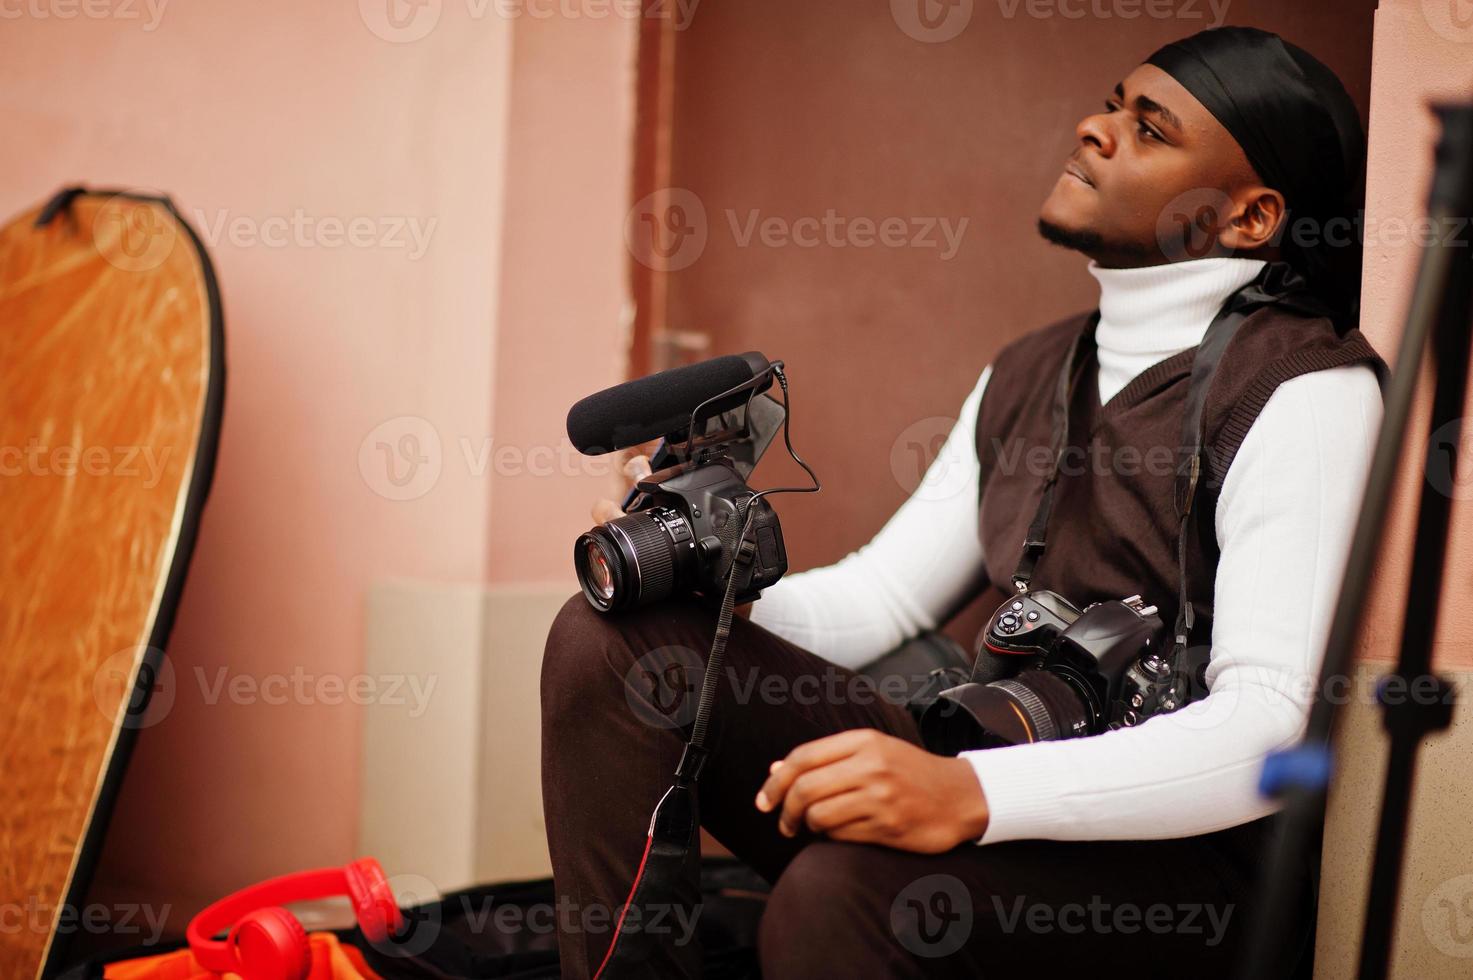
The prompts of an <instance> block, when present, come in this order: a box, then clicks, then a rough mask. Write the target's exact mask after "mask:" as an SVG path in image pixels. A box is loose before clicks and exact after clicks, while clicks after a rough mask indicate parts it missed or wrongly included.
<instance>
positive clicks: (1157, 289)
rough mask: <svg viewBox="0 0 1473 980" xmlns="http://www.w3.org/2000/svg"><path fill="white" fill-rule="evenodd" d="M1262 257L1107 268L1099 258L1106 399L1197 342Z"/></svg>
mask: <svg viewBox="0 0 1473 980" xmlns="http://www.w3.org/2000/svg"><path fill="white" fill-rule="evenodd" d="M1264 265H1266V263H1265V262H1263V261H1262V260H1260V259H1238V258H1207V259H1192V260H1190V261H1186V262H1170V263H1166V264H1163V265H1151V266H1142V267H1140V268H1135V269H1107V268H1104V267H1102V266H1100V265H1099V264H1098V263H1096V262H1095V260H1094V259H1090V261H1089V274H1090V275H1092V276H1094V277H1095V279H1096V280H1098V281H1099V284H1100V302H1099V307H1100V322H1099V324H1098V325H1097V326H1096V327H1095V343H1096V345H1097V346H1098V348H1099V365H1100V379H1099V383H1100V401H1101V402H1107V401H1109V400H1110V399H1111V398H1112V397H1114V395H1115V393H1116V392H1118V391H1119V390H1120V389H1121V388H1124V387H1125V386H1126V385H1127V384H1129V383H1130V381H1131V379H1132V378H1134V377H1135V376H1136V375H1137V374H1140V373H1141V372H1142V371H1144V370H1145V369H1146V368H1148V367H1150V366H1151V365H1153V364H1155V363H1156V362H1158V361H1161V360H1164V359H1165V358H1168V357H1170V356H1171V355H1173V354H1175V353H1177V352H1179V351H1183V350H1186V349H1187V348H1189V347H1195V346H1197V344H1199V343H1201V342H1202V336H1203V335H1204V334H1205V333H1206V332H1207V327H1208V326H1209V325H1211V323H1212V318H1213V317H1214V316H1216V315H1217V311H1218V310H1219V309H1221V307H1222V304H1223V302H1224V301H1226V299H1227V298H1228V297H1229V296H1230V295H1232V294H1233V293H1234V292H1236V291H1237V290H1238V289H1240V288H1242V287H1243V286H1244V285H1246V284H1247V283H1249V282H1251V281H1252V280H1253V279H1254V278H1255V277H1256V276H1257V275H1258V274H1259V272H1260V271H1262V269H1263V267H1264Z"/></svg>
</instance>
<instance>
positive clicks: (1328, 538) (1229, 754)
mask: <svg viewBox="0 0 1473 980" xmlns="http://www.w3.org/2000/svg"><path fill="white" fill-rule="evenodd" d="M1381 411H1382V408H1381V399H1380V393H1379V391H1378V390H1377V388H1376V382H1375V377H1374V375H1373V373H1372V371H1371V369H1370V368H1368V367H1366V366H1364V365H1351V366H1346V367H1341V368H1335V369H1332V370H1328V371H1319V372H1315V373H1312V374H1308V375H1304V376H1302V377H1299V378H1295V379H1293V380H1291V381H1288V382H1285V383H1284V384H1283V385H1281V386H1280V387H1279V389H1278V390H1277V391H1276V392H1275V393H1274V395H1273V397H1272V398H1270V399H1269V401H1268V403H1267V404H1266V405H1265V406H1264V408H1263V411H1262V412H1261V413H1260V414H1259V417H1258V419H1257V420H1256V421H1255V422H1254V424H1253V427H1252V428H1251V429H1250V430H1249V432H1248V436H1247V437H1246V438H1245V439H1244V441H1243V445H1242V447H1241V449H1240V450H1239V451H1238V455H1237V457H1236V459H1235V460H1234V461H1233V463H1232V465H1231V467H1230V469H1229V471H1228V474H1227V477H1226V479H1225V481H1224V485H1223V489H1222V493H1221V495H1220V497H1219V501H1218V507H1217V513H1216V526H1217V537H1218V541H1219V542H1220V546H1221V558H1220V561H1219V564H1218V570H1217V580H1216V583H1217V584H1216V596H1215V608H1214V621H1213V635H1212V657H1211V665H1210V666H1209V668H1208V671H1207V679H1208V684H1209V687H1210V693H1209V694H1208V695H1207V697H1205V698H1203V699H1202V700H1201V701H1199V702H1197V703H1196V704H1194V705H1190V706H1188V707H1187V708H1184V709H1182V710H1180V711H1177V712H1175V713H1173V714H1169V715H1161V716H1157V717H1154V718H1150V719H1148V720H1147V721H1145V722H1143V723H1142V724H1141V725H1139V726H1137V727H1135V728H1128V729H1122V730H1119V731H1114V732H1107V733H1105V734H1102V735H1097V736H1094V737H1092V738H1085V739H1073V740H1067V741H1053V742H1039V743H1035V744H1030V745H1018V746H1010V747H1008V748H1002V749H990V750H985V751H977V752H967V753H963V758H965V759H966V760H967V761H968V762H970V763H971V764H972V766H973V769H974V770H975V772H976V774H977V778H978V780H979V782H980V784H981V787H982V790H983V791H984V792H985V795H986V802H987V806H988V809H989V818H988V825H987V830H986V832H985V833H984V834H983V835H982V837H981V838H980V842H981V843H984V844H988V843H995V842H999V841H1007V840H1018V839H1027V838H1045V839H1054V840H1107V839H1148V838H1164V837H1182V836H1188V835H1194V834H1202V833H1208V832H1211V831H1214V830H1220V829H1224V828H1226V827H1231V826H1235V825H1237V824H1241V823H1246V822H1248V821H1250V820H1253V819H1256V818H1258V817H1261V816H1265V815H1267V814H1268V813H1270V812H1272V811H1273V810H1274V809H1275V804H1273V803H1272V802H1270V801H1266V800H1264V799H1263V798H1261V797H1260V796H1259V795H1258V792H1257V781H1258V775H1259V771H1260V768H1261V765H1262V762H1263V757H1264V755H1265V754H1267V753H1268V752H1270V751H1272V750H1273V749H1276V748H1280V747H1283V746H1285V745H1287V744H1289V743H1291V742H1293V741H1294V740H1295V739H1297V738H1298V737H1299V735H1300V734H1301V733H1302V731H1303V727H1304V724H1305V721H1306V719H1307V717H1308V711H1309V705H1310V703H1311V701H1312V699H1313V695H1314V685H1315V683H1316V681H1317V678H1318V671H1319V665H1320V661H1321V659H1322V657H1323V654H1324V647H1325V641H1326V638H1327V636H1328V634H1329V627H1330V620H1331V617H1332V616H1333V614H1334V607H1335V602H1336V599H1337V597H1338V594H1339V587H1340V580H1341V577H1342V575H1343V572H1344V568H1345V561H1346V557H1347V555H1348V553H1349V548H1350V539H1351V536H1352V534H1353V533H1354V530H1355V523H1356V517H1357V514H1358V513H1359V509H1360V501H1361V497H1362V495H1363V493H1364V487H1365V477H1366V474H1367V473H1368V471H1369V468H1370V459H1371V454H1372V450H1373V448H1374V443H1375V439H1376V433H1377V430H1378V428H1379V426H1380V421H1381Z"/></svg>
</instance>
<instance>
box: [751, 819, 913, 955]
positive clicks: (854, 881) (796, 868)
mask: <svg viewBox="0 0 1473 980" xmlns="http://www.w3.org/2000/svg"><path fill="white" fill-rule="evenodd" d="M874 858H875V851H874V849H873V848H869V847H866V846H864V845H860V844H846V843H841V842H838V841H815V842H814V843H812V844H809V845H808V846H807V847H805V848H803V850H801V851H799V852H798V854H797V856H796V857H794V858H793V860H792V861H790V862H789V863H788V866H787V867H786V868H785V869H783V872H782V874H781V875H780V876H779V877H778V880H777V884H776V885H774V886H773V889H772V895H771V897H770V898H769V899H768V902H767V908H766V910H765V911H764V912H763V913H762V923H761V927H760V931H759V935H758V950H759V952H760V953H761V957H762V964H763V975H764V976H767V975H772V976H791V975H798V974H800V973H802V972H803V971H804V970H805V969H809V968H814V967H816V966H817V965H819V964H820V963H822V962H825V961H829V962H837V961H838V960H842V959H844V958H845V957H846V956H847V955H848V954H849V953H850V952H853V951H856V950H859V949H862V948H864V947H867V946H870V945H871V944H872V943H873V942H874V941H875V940H876V939H881V940H884V939H885V938H886V937H888V936H889V935H890V932H889V930H890V921H889V902H887V901H882V900H881V899H882V897H883V896H880V895H878V894H877V893H876V892H875V890H874V887H873V886H874V884H875V882H874V881H873V862H874ZM818 936H822V937H823V941H822V942H815V941H814V938H815V937H818Z"/></svg>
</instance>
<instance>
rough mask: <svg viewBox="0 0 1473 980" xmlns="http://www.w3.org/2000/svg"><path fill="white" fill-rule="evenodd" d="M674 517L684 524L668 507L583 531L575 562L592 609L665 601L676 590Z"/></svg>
mask: <svg viewBox="0 0 1473 980" xmlns="http://www.w3.org/2000/svg"><path fill="white" fill-rule="evenodd" d="M672 521H676V522H679V523H680V525H681V526H683V525H684V520H683V518H681V517H679V515H676V514H674V513H673V512H670V511H668V510H661V511H659V512H658V514H657V513H656V512H655V511H648V510H642V511H639V512H637V513H634V514H626V515H625V516H623V517H620V518H616V519H615V520H612V521H609V522H608V523H607V524H600V525H599V526H598V527H596V528H594V529H593V530H591V531H589V532H587V533H586V534H582V535H579V537H578V543H577V544H576V545H575V546H574V548H573V563H574V566H575V567H576V568H577V571H578V583H579V584H580V585H581V586H582V587H583V594H584V595H585V596H587V597H588V601H589V602H591V603H593V606H594V608H596V609H599V610H601V611H603V612H609V611H610V610H614V609H625V608H628V607H630V606H637V605H642V604H644V603H646V602H654V601H656V600H658V599H663V598H665V597H666V596H668V595H669V594H670V593H671V592H672V591H673V590H674V588H675V564H676V547H677V545H676V541H675V539H674V538H673V537H672V532H671V529H670V522H672ZM686 537H687V538H688V537H689V535H686ZM684 547H686V548H689V547H690V546H689V545H688V544H687V545H684Z"/></svg>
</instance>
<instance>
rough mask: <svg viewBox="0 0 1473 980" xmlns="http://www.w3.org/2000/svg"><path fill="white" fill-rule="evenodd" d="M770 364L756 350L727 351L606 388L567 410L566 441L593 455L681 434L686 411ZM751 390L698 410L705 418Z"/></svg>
mask: <svg viewBox="0 0 1473 980" xmlns="http://www.w3.org/2000/svg"><path fill="white" fill-rule="evenodd" d="M769 363H770V362H769V361H768V360H767V358H765V357H763V356H762V355H761V354H759V353H757V352H756V351H748V352H747V353H745V354H728V355H726V356H724V357H715V358H712V359H711V360H709V361H702V362H700V363H699V364H691V365H688V366H687V367H678V368H671V369H670V370H668V371H660V372H658V373H656V374H651V375H649V376H648V377H644V378H638V379H636V380H634V381H626V382H624V383H623V384H620V385H615V386H614V387H612V388H606V389H604V390H603V391H600V392H596V393H595V394H592V395H589V396H588V397H587V398H584V399H582V400H581V401H579V402H578V403H577V404H576V405H574V406H573V407H572V408H571V409H569V410H568V440H569V441H570V442H572V444H573V446H574V447H575V448H576V449H577V450H578V451H579V452H580V453H583V454H584V455H587V456H596V455H598V454H600V453H609V452H613V451H614V450H616V449H624V448H626V447H629V446H637V445H639V444H640V443H642V442H648V441H649V440H651V439H655V438H657V437H659V436H664V435H671V434H674V433H677V432H679V433H683V432H684V430H685V428H686V427H687V426H688V425H689V424H690V413H691V412H692V411H693V410H694V409H695V408H696V407H697V406H699V405H700V404H701V403H702V402H704V401H705V400H706V399H708V398H711V397H713V396H715V395H719V394H721V393H722V392H723V391H726V390H727V389H729V388H734V387H736V386H737V385H739V384H742V383H743V382H746V381H751V380H752V378H753V377H755V376H756V375H757V374H758V373H759V372H761V371H764V370H766V369H767V367H768V365H769ZM770 387H772V376H771V375H768V376H767V377H766V378H764V379H762V381H761V382H760V383H759V384H758V385H757V391H758V392H759V393H760V392H763V391H766V390H767V389H768V388H770ZM751 393H752V392H751V389H747V390H744V391H739V392H737V393H736V394H734V395H729V396H727V397H726V398H723V399H719V400H717V401H714V402H712V403H711V404H710V405H707V406H706V407H705V409H703V410H702V412H701V415H702V417H706V416H710V415H714V414H716V413H717V412H724V411H727V410H729V409H732V408H736V407H737V406H739V405H743V404H745V403H746V401H747V397H748V395H750V394H751Z"/></svg>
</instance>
